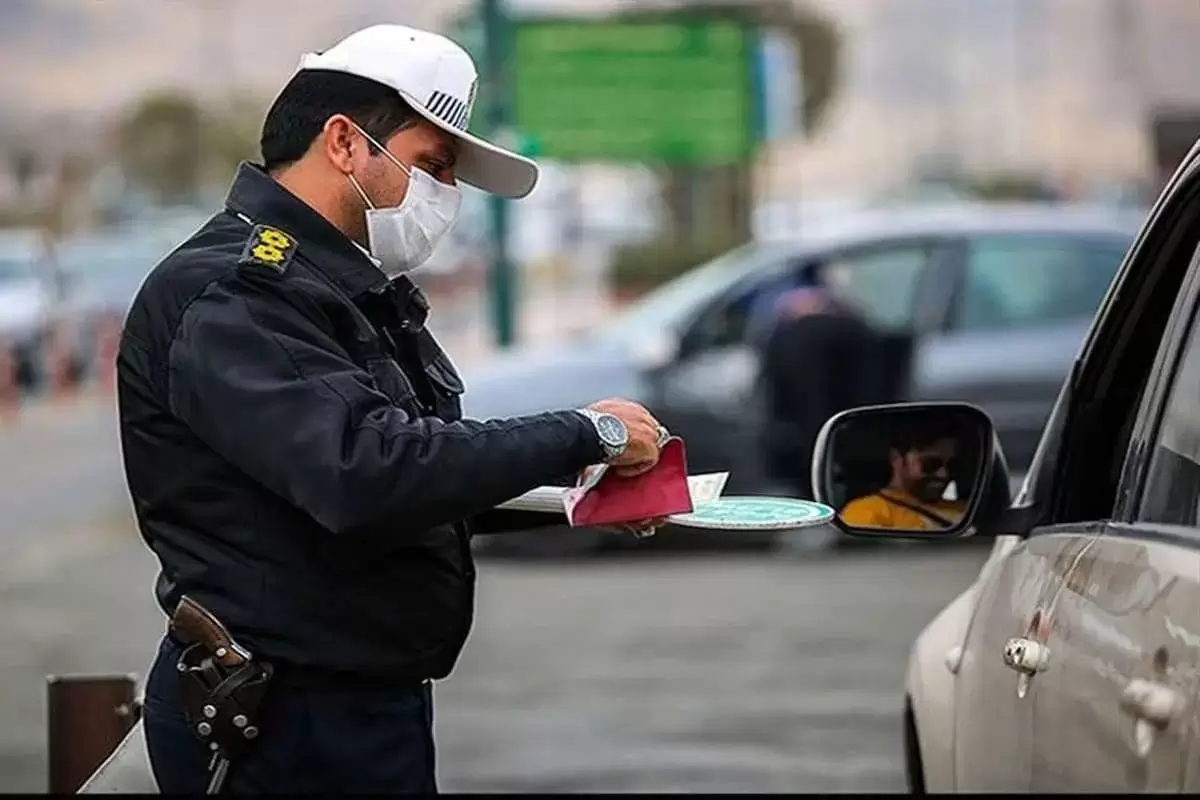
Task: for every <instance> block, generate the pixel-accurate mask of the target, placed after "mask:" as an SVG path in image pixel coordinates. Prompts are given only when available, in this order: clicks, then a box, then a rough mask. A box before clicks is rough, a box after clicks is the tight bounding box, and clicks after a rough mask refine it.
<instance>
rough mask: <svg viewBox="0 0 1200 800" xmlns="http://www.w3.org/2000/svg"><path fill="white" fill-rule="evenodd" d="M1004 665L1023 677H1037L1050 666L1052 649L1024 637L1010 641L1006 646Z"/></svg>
mask: <svg viewBox="0 0 1200 800" xmlns="http://www.w3.org/2000/svg"><path fill="white" fill-rule="evenodd" d="M1004 663H1005V664H1006V665H1007V666H1008V668H1009V669H1013V670H1016V671H1017V672H1020V673H1021V674H1023V675H1035V674H1037V673H1039V672H1044V671H1045V670H1046V667H1048V666H1050V648H1049V647H1046V645H1044V644H1042V643H1041V642H1039V641H1036V640H1034V639H1026V638H1025V637H1023V636H1021V637H1017V638H1015V639H1009V640H1008V643H1007V644H1005V645H1004Z"/></svg>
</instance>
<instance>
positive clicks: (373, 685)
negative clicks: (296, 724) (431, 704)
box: [167, 631, 432, 692]
mask: <svg viewBox="0 0 1200 800" xmlns="http://www.w3.org/2000/svg"><path fill="white" fill-rule="evenodd" d="M167 638H168V639H169V640H170V641H171V644H172V645H174V646H175V647H177V648H180V649H183V648H184V647H185V646H186V645H184V643H183V642H181V641H180V640H179V639H178V637H176V635H175V634H174V632H173V631H167ZM264 660H265V661H270V662H271V665H272V666H274V668H275V674H274V677H273V678H272V680H271V682H272V683H273V684H275V685H277V686H291V687H294V688H298V689H323V690H330V691H340V692H344V691H348V690H361V691H366V692H385V691H406V690H412V691H420V690H424V688H425V687H426V686H428V685H429V684H430V683H432V681H431V680H430V679H429V678H407V677H392V676H387V677H384V676H380V675H372V674H361V673H358V672H348V671H344V670H333V669H328V668H325V667H316V666H311V665H307V664H292V663H290V662H287V661H280V660H279V659H275V658H267V659H264Z"/></svg>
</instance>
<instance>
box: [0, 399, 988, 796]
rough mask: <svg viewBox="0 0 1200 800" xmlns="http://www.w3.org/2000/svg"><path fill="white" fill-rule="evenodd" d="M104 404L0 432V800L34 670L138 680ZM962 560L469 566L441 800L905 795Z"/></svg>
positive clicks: (38, 782) (443, 735)
mask: <svg viewBox="0 0 1200 800" xmlns="http://www.w3.org/2000/svg"><path fill="white" fill-rule="evenodd" d="M111 415H112V412H111V401H108V400H104V399H102V400H100V401H98V402H86V403H81V404H78V405H75V406H66V407H62V408H57V409H38V410H36V411H34V412H31V413H30V414H28V415H27V416H26V417H25V422H23V423H22V424H21V426H20V427H19V428H16V429H11V430H2V431H0V458H2V459H3V460H2V461H0V463H3V464H4V467H3V475H4V480H3V483H2V486H0V519H2V520H3V523H0V565H2V566H0V608H3V614H2V615H0V641H3V642H4V645H3V646H2V647H0V719H3V720H4V721H5V724H4V725H3V726H0V792H13V791H42V790H44V788H45V785H46V784H45V772H46V758H45V738H46V729H45V683H44V679H45V676H46V675H47V674H49V673H72V672H118V673H120V672H133V673H137V674H139V675H141V674H143V673H144V670H145V667H146V664H147V661H148V659H149V658H150V654H151V653H152V652H153V647H154V644H155V642H156V640H157V637H158V635H159V633H160V631H161V630H162V624H163V620H162V619H161V617H160V615H159V614H158V611H157V609H156V608H155V607H154V605H153V601H152V598H151V586H152V580H153V576H154V570H155V564H154V561H153V559H152V558H151V557H150V556H149V555H148V553H147V552H146V551H145V549H144V547H143V546H142V545H141V542H140V540H139V539H138V538H137V536H136V533H135V532H134V531H133V528H132V524H131V521H130V516H129V510H128V501H127V499H126V497H125V494H124V488H123V485H122V483H121V475H120V470H119V460H118V455H117V454H118V450H117V444H116V437H115V431H114V430H113V426H112V423H111ZM983 557H984V549H983V548H979V547H961V546H954V547H949V548H941V547H935V546H926V547H903V548H900V547H896V548H872V549H868V550H857V551H853V552H850V553H848V554H844V555H837V556H832V557H828V558H821V559H813V558H802V557H799V556H786V555H779V554H776V555H773V556H772V555H769V554H743V555H736V556H731V555H728V554H700V555H690V554H689V555H678V554H674V555H669V556H667V555H655V556H653V557H646V556H645V555H644V554H642V555H639V554H638V553H636V552H635V553H632V554H626V555H623V556H621V557H619V558H611V559H605V560H602V561H600V560H597V561H589V562H581V563H574V564H544V563H543V564H522V563H514V562H503V563H495V562H493V563H486V564H484V565H483V567H482V570H481V583H480V588H479V600H478V616H477V621H476V626H475V630H474V633H473V635H472V638H471V640H470V642H469V643H468V646H467V650H466V652H465V653H464V655H463V658H462V660H461V661H460V663H459V666H458V669H457V670H456V671H455V673H454V674H453V675H452V676H451V677H450V678H449V679H448V680H446V681H444V682H443V683H441V684H440V685H439V686H438V687H437V711H436V715H437V735H438V741H439V747H440V756H439V763H440V767H439V774H440V779H441V784H442V788H443V790H445V791H513V792H550V791H563V792H589V791H605V790H607V791H664V792H665V791H738V792H751V791H754V792H786V791H812V792H837V791H887V790H903V787H904V778H903V769H902V764H901V752H900V720H899V711H900V704H901V690H902V684H903V675H904V664H905V658H906V655H907V652H908V648H909V646H910V644H911V642H912V640H913V638H914V637H915V636H916V634H917V633H918V632H919V631H920V629H921V628H922V627H923V625H924V624H925V623H926V622H927V621H928V620H929V619H930V618H932V616H933V615H934V614H935V613H936V612H937V610H938V609H939V608H940V607H941V606H942V605H944V604H945V603H946V602H947V601H949V600H950V599H951V598H952V597H953V596H954V595H955V594H957V593H958V592H959V591H960V590H962V589H963V588H965V587H966V585H967V584H968V583H969V582H970V580H971V578H972V576H973V575H974V573H975V572H976V571H977V569H978V566H979V564H980V563H981V562H982V559H983Z"/></svg>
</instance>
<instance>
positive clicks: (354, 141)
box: [321, 114, 368, 175]
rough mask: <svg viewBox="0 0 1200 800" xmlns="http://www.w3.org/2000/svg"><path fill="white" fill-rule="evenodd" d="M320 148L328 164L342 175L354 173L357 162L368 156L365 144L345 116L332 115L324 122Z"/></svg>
mask: <svg viewBox="0 0 1200 800" xmlns="http://www.w3.org/2000/svg"><path fill="white" fill-rule="evenodd" d="M321 148H322V150H323V152H324V154H325V158H326V159H327V160H328V161H329V163H330V164H332V165H333V167H334V169H336V170H337V171H338V172H341V173H342V174H343V175H350V174H352V173H354V172H355V171H356V170H355V165H356V163H357V161H358V160H359V159H365V158H366V157H367V155H368V153H367V143H366V142H365V141H363V138H362V137H361V136H359V135H358V131H357V130H356V129H355V127H354V123H353V122H352V121H351V120H350V118H349V117H347V116H346V115H345V114H334V115H333V116H332V117H330V118H329V119H327V120H325V125H324V127H322V128H321Z"/></svg>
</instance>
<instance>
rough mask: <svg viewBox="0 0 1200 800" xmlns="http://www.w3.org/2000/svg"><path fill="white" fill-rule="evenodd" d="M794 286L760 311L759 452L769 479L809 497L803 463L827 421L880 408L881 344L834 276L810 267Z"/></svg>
mask: <svg viewBox="0 0 1200 800" xmlns="http://www.w3.org/2000/svg"><path fill="white" fill-rule="evenodd" d="M800 275H801V277H800V280H799V281H798V284H799V285H798V286H796V287H795V288H793V289H790V290H787V291H783V292H781V293H780V294H778V295H777V296H775V297H774V298H773V299H771V300H770V301H769V302H770V303H771V305H770V306H769V307H768V308H767V309H765V310H762V311H761V313H762V314H763V318H762V321H761V322H760V325H761V328H760V335H762V336H763V342H762V361H761V364H762V366H761V374H760V381H761V386H762V390H763V397H764V402H765V408H764V411H765V419H764V427H763V430H762V449H763V453H764V457H765V460H766V464H767V469H768V472H769V474H770V475H771V477H772V478H774V479H775V480H778V481H781V482H782V483H784V484H785V485H786V486H787V487H788V488H789V489H791V490H792V491H794V492H795V493H796V495H797V496H798V497H803V498H807V499H812V498H813V489H812V484H811V479H810V465H811V462H812V452H813V447H814V445H815V444H816V440H817V434H818V433H819V432H820V430H821V426H822V425H824V424H825V421H826V420H828V419H829V418H830V417H831V416H833V415H834V414H836V413H838V412H839V411H844V410H845V409H848V408H853V407H855V406H859V405H869V404H871V403H875V402H881V401H882V400H883V399H884V396H885V395H886V394H887V392H886V391H885V389H884V388H883V375H884V371H885V370H886V369H887V365H886V364H885V363H884V362H885V351H884V347H883V345H882V343H881V342H882V338H881V336H880V335H879V333H878V332H877V331H875V330H874V329H873V328H872V326H871V325H870V324H869V323H868V322H867V320H866V318H865V317H864V316H863V315H862V313H861V312H860V311H859V310H858V309H857V307H856V306H855V304H854V302H853V300H852V299H850V297H849V296H848V293H847V292H846V291H845V287H844V285H843V284H842V283H839V280H838V278H839V276H838V275H837V273H836V271H834V270H831V269H830V268H829V267H827V266H826V265H823V264H818V263H813V264H810V265H808V266H807V267H806V268H805V269H803V270H802V271H801V273H800Z"/></svg>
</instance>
